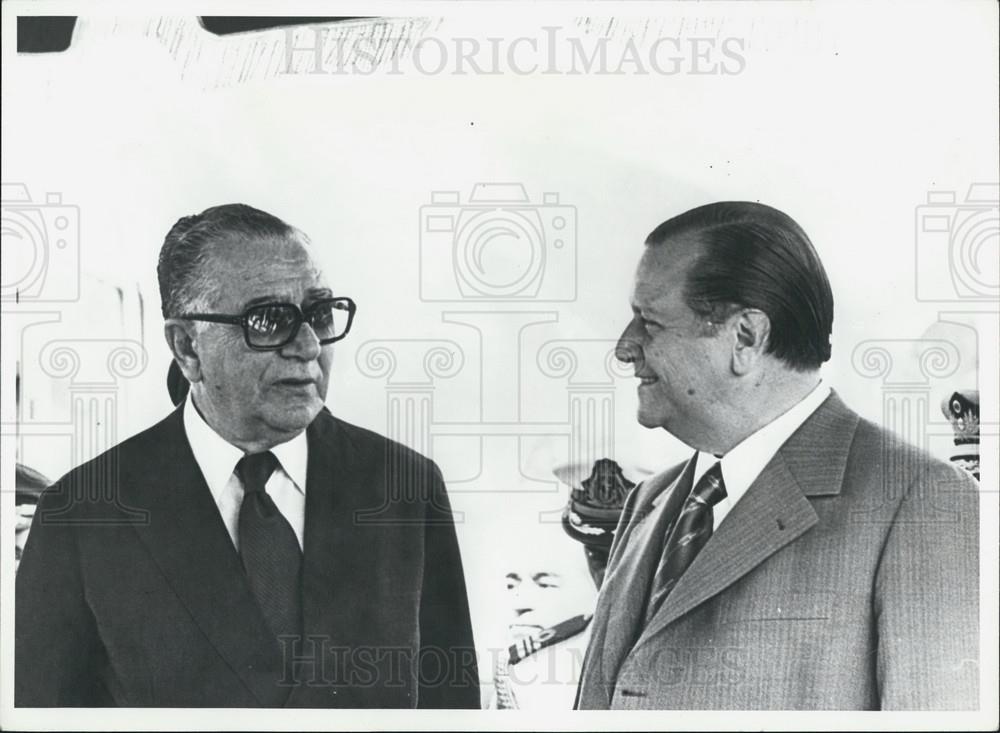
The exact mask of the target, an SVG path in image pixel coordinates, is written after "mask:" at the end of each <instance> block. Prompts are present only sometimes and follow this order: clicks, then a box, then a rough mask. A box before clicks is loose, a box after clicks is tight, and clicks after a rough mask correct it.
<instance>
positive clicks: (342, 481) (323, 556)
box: [302, 411, 358, 639]
mask: <svg viewBox="0 0 1000 733" xmlns="http://www.w3.org/2000/svg"><path fill="white" fill-rule="evenodd" d="M307 437H308V440H309V467H308V469H307V475H306V486H307V488H306V525H305V542H304V560H303V576H302V585H303V599H302V613H303V630H304V632H305V635H306V637H307V638H309V637H312V638H313V639H317V638H319V637H322V636H323V635H324V634H326V635H329V633H330V630H331V629H336V628H339V627H340V626H341V624H340V623H339V622H338V620H337V619H336V618H335V616H336V613H337V609H338V608H340V607H343V606H344V605H345V604H346V599H345V600H341V599H339V598H338V590H339V591H341V592H342V591H343V590H345V585H344V582H343V581H344V578H343V577H339V576H338V572H339V570H340V569H341V567H342V565H343V563H341V562H340V560H342V559H344V558H351V557H352V556H353V553H355V552H357V551H358V548H357V546H356V545H352V543H353V542H354V537H355V533H354V532H352V531H351V525H352V507H350V506H348V503H347V500H348V498H349V492H348V491H346V490H344V488H345V487H347V486H350V485H352V483H353V482H354V481H356V480H357V477H356V475H355V474H356V473H357V471H356V467H355V461H354V458H355V456H354V454H353V452H352V451H350V450H349V449H348V446H347V445H345V441H346V438H345V436H344V435H343V432H342V431H338V430H337V429H336V424H335V423H334V421H333V420H332V418H331V417H330V416H329V414H328V413H326V412H325V411H324V412H321V413H320V415H319V417H318V418H317V419H316V420H315V421H313V424H312V425H311V426H310V427H309V430H308V432H307ZM338 489H340V490H338Z"/></svg>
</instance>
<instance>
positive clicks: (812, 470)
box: [636, 393, 858, 646]
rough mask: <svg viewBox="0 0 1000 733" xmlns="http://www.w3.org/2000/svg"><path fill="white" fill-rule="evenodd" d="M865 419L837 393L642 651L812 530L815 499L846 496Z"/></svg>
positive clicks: (673, 596) (711, 548) (736, 511)
mask: <svg viewBox="0 0 1000 733" xmlns="http://www.w3.org/2000/svg"><path fill="white" fill-rule="evenodd" d="M857 422H858V417H857V415H856V414H854V413H853V412H851V411H850V410H849V409H848V408H847V407H846V406H845V405H844V404H843V402H841V401H840V398H839V397H838V396H837V395H836V393H832V394H831V395H830V397H828V398H827V399H826V400H825V401H824V402H823V404H822V405H820V406H819V408H817V410H816V412H814V413H813V414H812V415H811V416H810V417H809V418H808V419H807V420H806V421H805V422H804V423H803V424H802V426H801V427H799V429H798V430H797V431H796V432H795V433H793V434H792V436H791V437H790V438H789V439H788V440H787V441H786V442H785V444H784V445H783V446H782V447H781V449H780V450H779V451H778V453H777V454H776V455H775V456H774V458H772V459H771V461H770V462H769V463H768V464H767V466H765V468H764V470H763V471H762V472H761V474H760V476H758V477H757V479H756V480H755V481H754V482H753V484H752V485H751V486H750V488H749V489H748V490H747V492H746V494H745V495H744V496H743V498H742V499H741V500H740V501H739V502H738V503H737V504H736V506H735V507H733V509H732V511H731V512H730V513H729V515H727V517H726V519H725V520H724V521H723V522H722V524H721V525H720V526H719V529H718V531H717V532H716V533H715V534H714V535H713V536H712V537H711V539H710V540H709V541H708V543H707V544H706V545H705V548H704V549H703V550H702V551H701V553H699V554H698V556H697V557H696V558H695V559H694V562H693V563H692V564H691V566H690V567H689V568H688V569H687V571H686V572H685V573H684V575H683V577H681V579H680V580H679V581H678V582H677V586H676V587H675V588H674V590H673V591H671V593H670V595H669V596H667V598H666V600H665V601H664V603H663V605H662V606H661V608H660V610H659V611H658V612H657V614H656V616H654V617H653V619H652V621H651V622H650V624H649V625H648V626H647V627H646V629H645V630H644V631H643V633H642V636H641V637H640V639H639V642H638V643H637V645H636V646H639V645H641V644H643V643H645V642H646V641H648V640H649V639H650V638H652V637H653V636H655V635H656V634H658V633H659V632H660V631H662V630H663V629H664V628H665V627H666V626H668V625H669V624H671V623H672V622H673V621H675V620H677V619H678V618H680V617H681V616H683V615H684V614H685V613H687V612H688V611H690V610H692V609H693V608H695V607H696V606H698V605H700V604H701V603H704V602H705V601H706V600H708V599H709V598H711V597H712V596H714V595H716V594H718V593H720V592H721V591H723V590H725V589H726V588H728V587H729V586H730V585H732V584H733V583H735V582H736V581H737V580H739V579H740V578H742V577H743V576H744V575H746V574H747V573H749V572H750V571H751V570H753V569H754V568H755V567H757V566H758V565H760V564H762V563H764V562H766V560H767V559H768V558H769V557H770V556H771V555H773V554H774V553H776V552H778V550H780V549H781V548H783V547H785V546H786V545H788V544H789V543H791V542H793V541H794V540H796V539H797V538H798V537H800V536H801V535H802V534H803V533H805V532H806V531H807V530H809V529H810V528H811V527H812V526H813V525H814V524H816V522H817V521H819V518H818V516H817V514H816V512H815V510H814V509H813V507H812V504H811V503H810V502H809V499H808V498H807V497H809V496H831V495H836V494H839V493H840V488H841V485H842V483H843V477H844V470H845V468H846V464H847V455H848V452H849V450H850V446H851V442H852V441H853V438H854V430H855V428H856V426H857Z"/></svg>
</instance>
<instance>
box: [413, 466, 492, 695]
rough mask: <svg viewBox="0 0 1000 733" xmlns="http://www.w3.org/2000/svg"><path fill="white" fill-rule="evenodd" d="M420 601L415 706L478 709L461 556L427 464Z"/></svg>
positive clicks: (436, 477) (439, 485)
mask: <svg viewBox="0 0 1000 733" xmlns="http://www.w3.org/2000/svg"><path fill="white" fill-rule="evenodd" d="M432 468H433V471H432V476H431V479H430V484H431V491H430V496H429V501H428V504H427V511H426V525H425V532H424V580H423V589H422V593H421V600H420V658H419V660H418V661H419V675H420V692H419V699H418V707H420V708H467V709H479V708H480V697H479V672H478V666H477V663H476V647H475V643H474V641H473V636H472V620H471V617H470V615H469V601H468V596H467V594H466V585H465V575H464V572H463V570H462V558H461V555H460V553H459V548H458V538H457V536H456V533H455V524H454V518H453V515H452V511H451V505H450V503H449V501H448V495H447V493H446V491H445V486H444V480H443V478H442V477H441V472H440V470H439V469H438V468H437V466H435V465H433V464H432Z"/></svg>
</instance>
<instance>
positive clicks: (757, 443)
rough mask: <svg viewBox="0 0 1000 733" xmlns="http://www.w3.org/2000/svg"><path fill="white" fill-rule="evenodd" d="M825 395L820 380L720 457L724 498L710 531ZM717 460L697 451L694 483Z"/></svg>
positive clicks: (825, 390) (717, 506) (718, 507)
mask: <svg viewBox="0 0 1000 733" xmlns="http://www.w3.org/2000/svg"><path fill="white" fill-rule="evenodd" d="M829 395H830V388H829V387H828V386H827V385H825V384H824V383H823V382H822V381H821V382H820V383H819V384H817V385H816V387H815V388H813V391H812V392H810V393H809V394H807V395H806V396H805V397H803V398H802V400H801V401H800V402H799V403H798V404H796V405H795V406H794V407H792V408H790V409H789V410H788V411H786V412H785V413H783V414H782V415H781V416H779V417H778V418H776V419H775V420H772V421H771V422H769V423H768V424H767V425H765V426H764V427H762V428H761V429H760V430H758V431H757V432H756V433H753V434H752V435H750V436H748V437H746V438H744V439H743V441H742V442H741V443H739V445H737V446H736V447H735V448H733V449H732V450H730V451H729V452H728V453H726V455H724V456H723V457H722V458H721V461H722V480H723V482H724V483H725V486H726V498H725V499H723V500H722V501H720V502H719V503H718V504H716V505H715V507H713V509H712V519H713V524H712V531H713V532H714V531H715V530H717V529H718V528H719V525H720V524H721V523H722V520H723V519H725V518H726V515H727V514H729V512H730V511H731V510H732V508H733V507H734V506H736V502H738V501H739V500H740V499H741V498H743V495H744V494H745V493H746V492H747V489H749V488H750V485H751V484H753V482H754V481H756V480H757V477H758V476H760V472H761V471H763V470H764V467H765V466H766V465H767V464H768V463H770V461H771V459H772V458H774V455H775V454H776V453H777V452H778V449H779V448H781V446H782V445H784V444H785V441H786V440H788V439H789V438H790V437H792V433H794V432H795V431H796V430H798V429H799V427H800V426H801V425H802V423H804V422H805V421H806V419H807V418H808V417H809V416H810V415H812V414H813V413H814V412H815V411H816V408H817V407H819V406H820V405H821V404H822V403H823V400H825V399H826V398H827V397H828V396H829ZM719 460H720V459H719V458H716V457H715V456H713V455H712V454H711V453H703V452H701V451H698V454H697V463H696V464H695V467H694V483H695V484H697V483H698V480H699V479H700V478H701V477H702V476H703V475H704V474H705V472H706V471H708V469H710V468H711V467H712V466H714V465H715V464H716V463H718V462H719Z"/></svg>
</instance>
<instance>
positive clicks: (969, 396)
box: [941, 389, 979, 481]
mask: <svg viewBox="0 0 1000 733" xmlns="http://www.w3.org/2000/svg"><path fill="white" fill-rule="evenodd" d="M941 412H943V413H944V416H945V417H946V418H948V422H950V423H951V427H952V429H953V430H954V431H955V448H954V450H953V451H952V454H951V456H950V458H951V462H952V463H953V464H955V465H956V466H958V467H959V468H961V469H963V470H965V471H966V472H968V474H969V475H970V476H972V477H973V478H974V479H976V481H978V480H979V390H978V389H961V390H958V391H956V392H954V393H953V394H952V395H951V396H950V397H946V398H945V399H944V400H942V401H941Z"/></svg>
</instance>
